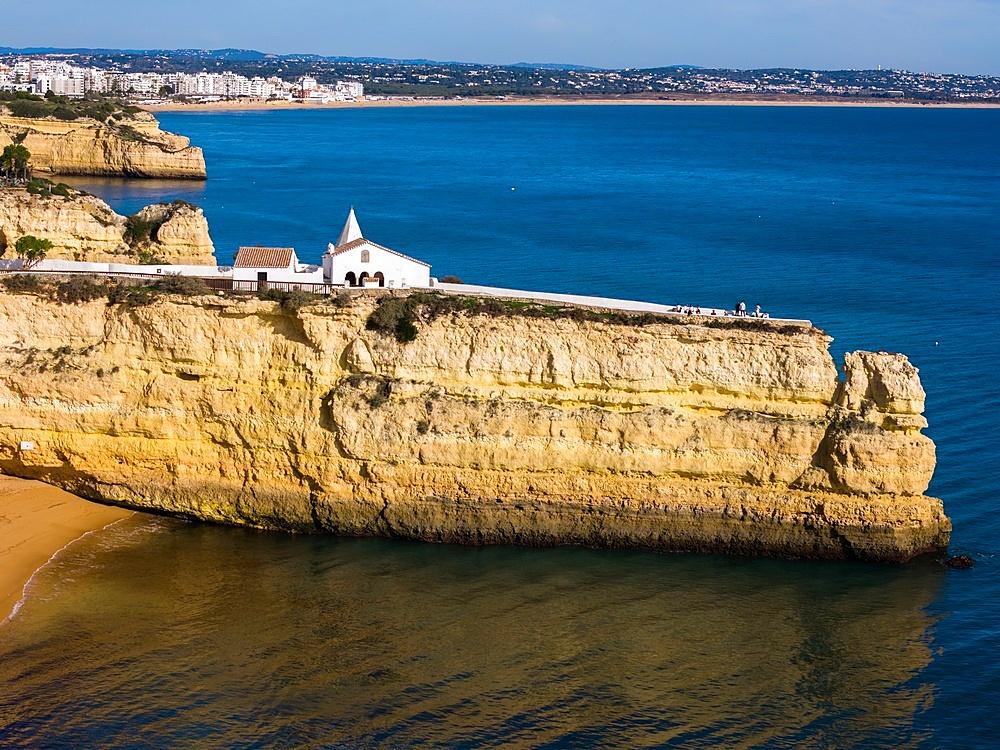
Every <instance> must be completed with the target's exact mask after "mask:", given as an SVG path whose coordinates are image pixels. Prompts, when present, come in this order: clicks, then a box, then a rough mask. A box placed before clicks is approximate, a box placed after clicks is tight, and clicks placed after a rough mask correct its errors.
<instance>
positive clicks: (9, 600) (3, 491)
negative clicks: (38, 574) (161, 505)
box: [0, 476, 132, 621]
mask: <svg viewBox="0 0 1000 750" xmlns="http://www.w3.org/2000/svg"><path fill="white" fill-rule="evenodd" d="M130 515H132V511H129V510H123V509H121V508H112V507H109V506H106V505H99V504H98V503H92V502H90V501H88V500H82V499H80V498H78V497H76V496H75V495H70V494H69V493H68V492H63V491H62V490H60V489H56V488H55V487H50V486H49V485H47V484H43V483H41V482H34V481H30V480H27V479H17V478H16V477H8V476H0V621H2V620H3V619H5V618H7V617H9V616H10V614H11V611H12V610H13V609H14V605H15V604H17V602H18V600H20V598H21V593H22V590H23V589H24V585H25V584H26V583H27V582H28V580H29V579H30V578H31V576H32V574H34V572H35V571H36V570H38V568H40V567H41V566H42V565H44V564H45V563H46V562H47V561H48V560H49V558H50V557H52V555H53V554H55V553H56V552H57V551H59V550H60V549H62V548H63V547H65V546H66V545H67V544H69V543H70V542H72V541H73V540H74V539H78V538H79V537H81V536H82V535H83V534H85V533H87V532H88V531H93V530H95V529H100V528H103V527H104V526H107V525H108V524H109V523H112V522H113V521H117V520H119V519H122V518H127V517H128V516H130Z"/></svg>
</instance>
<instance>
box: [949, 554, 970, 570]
mask: <svg viewBox="0 0 1000 750" xmlns="http://www.w3.org/2000/svg"><path fill="white" fill-rule="evenodd" d="M944 564H945V565H947V566H948V567H949V568H953V569H954V570H968V569H969V568H971V567H973V566H974V565H975V564H976V563H975V561H974V560H973V559H972V558H971V557H969V556H968V555H952V556H951V557H946V558H945V560H944Z"/></svg>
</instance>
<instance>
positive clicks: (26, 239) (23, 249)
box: [14, 234, 52, 268]
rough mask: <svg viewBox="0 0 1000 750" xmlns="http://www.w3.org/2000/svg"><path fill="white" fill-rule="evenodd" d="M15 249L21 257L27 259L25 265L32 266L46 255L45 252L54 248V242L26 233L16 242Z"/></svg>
mask: <svg viewBox="0 0 1000 750" xmlns="http://www.w3.org/2000/svg"><path fill="white" fill-rule="evenodd" d="M14 249H15V250H16V251H17V254H18V256H19V257H21V258H23V259H24V261H25V266H27V267H29V268H30V267H31V266H33V265H35V263H37V262H38V261H40V260H42V258H44V257H45V253H46V252H47V251H49V250H51V249H52V242H51V241H49V240H40V239H38V238H37V237H35V236H33V235H30V234H26V235H24V236H23V237H22V238H21V239H19V240H18V241H17V242H15V243H14Z"/></svg>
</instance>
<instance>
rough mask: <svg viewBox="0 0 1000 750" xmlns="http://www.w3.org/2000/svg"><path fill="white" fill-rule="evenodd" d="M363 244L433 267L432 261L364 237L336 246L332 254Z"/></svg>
mask: <svg viewBox="0 0 1000 750" xmlns="http://www.w3.org/2000/svg"><path fill="white" fill-rule="evenodd" d="M362 245H371V246H372V247H375V248H378V249H379V250H384V251H385V252H387V253H392V254H393V255H398V256H399V257H400V258H406V259H407V260H411V261H413V262H414V263H419V264H420V265H422V266H427V267H428V268H430V267H431V264H430V263H424V262H423V261H422V260H417V259H416V258H411V257H410V256H409V255H403V254H402V253H397V252H396V251H395V250H390V249H389V248H387V247H385V246H383V245H379V244H378V243H377V242H372V241H371V240H366V239H365V238H364V237H360V238H359V239H356V240H354V241H353V242H348V243H347V244H346V245H341V246H340V247H338V248H336V249H335V250H334V251H333V252H332V253H330V254H331V255H340V254H341V253H346V252H348V251H349V250H353V249H354V248H356V247H361V246H362Z"/></svg>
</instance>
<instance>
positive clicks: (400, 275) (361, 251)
mask: <svg viewBox="0 0 1000 750" xmlns="http://www.w3.org/2000/svg"><path fill="white" fill-rule="evenodd" d="M323 275H324V276H325V277H326V280H327V282H328V283H330V284H343V285H344V286H355V287H371V286H381V287H393V288H396V289H402V288H406V287H411V286H422V287H427V286H430V285H431V267H430V265H429V264H427V263H424V262H423V261H420V260H417V259H416V258H411V257H410V256H408V255H403V254H402V253H399V252H396V251H395V250H390V249H389V248H387V247H384V246H382V245H379V244H376V243H374V242H372V241H371V240H368V239H365V237H364V235H362V233H361V227H360V226H359V225H358V219H357V216H355V215H354V209H353V208H352V209H351V213H350V214H348V216H347V221H346V222H345V224H344V229H343V230H342V231H341V233H340V237H339V238H338V239H337V242H336V243H331V244H330V245H329V246H327V249H326V252H325V253H323Z"/></svg>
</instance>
